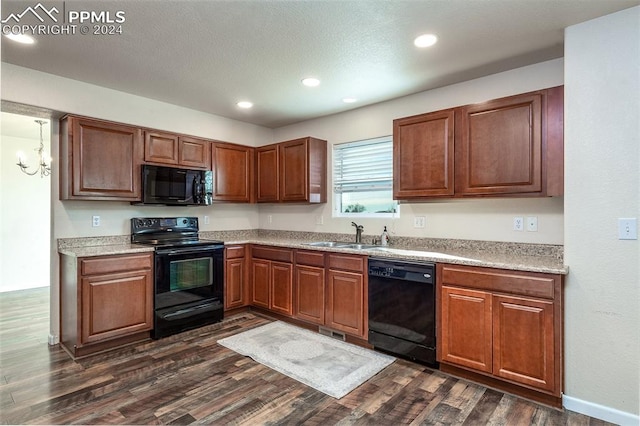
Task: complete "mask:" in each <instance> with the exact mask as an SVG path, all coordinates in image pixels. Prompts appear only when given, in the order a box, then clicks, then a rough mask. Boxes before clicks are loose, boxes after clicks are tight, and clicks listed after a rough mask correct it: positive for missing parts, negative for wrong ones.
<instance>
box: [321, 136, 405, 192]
mask: <svg viewBox="0 0 640 426" xmlns="http://www.w3.org/2000/svg"><path fill="white" fill-rule="evenodd" d="M333 186H334V192H335V193H336V194H343V193H349V192H373V191H390V190H392V189H393V145H392V141H391V137H390V136H389V137H385V138H379V139H372V140H368V141H361V142H351V143H345V144H341V145H334V150H333Z"/></svg>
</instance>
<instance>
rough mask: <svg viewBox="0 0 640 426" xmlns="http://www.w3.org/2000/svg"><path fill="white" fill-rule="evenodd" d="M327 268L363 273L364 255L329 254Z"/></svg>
mask: <svg viewBox="0 0 640 426" xmlns="http://www.w3.org/2000/svg"><path fill="white" fill-rule="evenodd" d="M329 268H331V269H341V270H343V271H353V272H360V273H364V270H365V257H364V256H350V255H346V254H330V255H329Z"/></svg>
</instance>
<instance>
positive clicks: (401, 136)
mask: <svg viewBox="0 0 640 426" xmlns="http://www.w3.org/2000/svg"><path fill="white" fill-rule="evenodd" d="M563 162H564V142H563V87H562V86H560V87H554V88H550V89H545V90H539V91H536V92H530V93H525V94H521V95H516V96H510V97H507V98H501V99H496V100H492V101H489V102H484V103H479V104H474V105H467V106H463V107H458V108H452V109H448V110H443V111H437V112H433V113H428V114H422V115H418V116H413V117H407V118H401V119H397V120H394V198H396V199H416V198H429V197H468V196H557V195H562V194H563V179H564V176H563Z"/></svg>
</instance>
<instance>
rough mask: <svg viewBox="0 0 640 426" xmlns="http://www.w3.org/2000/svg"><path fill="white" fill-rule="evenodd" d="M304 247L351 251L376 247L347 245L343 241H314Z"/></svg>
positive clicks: (355, 244) (358, 244) (357, 244)
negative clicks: (334, 248) (335, 248)
mask: <svg viewBox="0 0 640 426" xmlns="http://www.w3.org/2000/svg"><path fill="white" fill-rule="evenodd" d="M305 245H308V246H313V247H338V248H348V249H352V250H367V249H372V248H376V247H378V246H374V245H371V244H360V243H347V242H344V241H314V242H312V243H305Z"/></svg>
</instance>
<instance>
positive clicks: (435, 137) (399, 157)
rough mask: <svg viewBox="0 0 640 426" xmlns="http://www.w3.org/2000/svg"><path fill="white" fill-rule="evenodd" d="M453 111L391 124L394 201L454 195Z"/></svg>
mask: <svg viewBox="0 0 640 426" xmlns="http://www.w3.org/2000/svg"><path fill="white" fill-rule="evenodd" d="M454 123H455V120H454V110H453V109H449V110H444V111H437V112H432V113H428V114H421V115H417V116H413V117H407V118H403V119H398V120H394V121H393V198H394V199H410V198H415V197H418V198H419V197H426V196H453V193H454Z"/></svg>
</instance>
